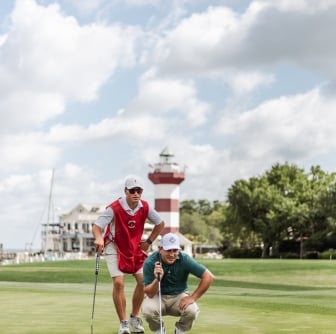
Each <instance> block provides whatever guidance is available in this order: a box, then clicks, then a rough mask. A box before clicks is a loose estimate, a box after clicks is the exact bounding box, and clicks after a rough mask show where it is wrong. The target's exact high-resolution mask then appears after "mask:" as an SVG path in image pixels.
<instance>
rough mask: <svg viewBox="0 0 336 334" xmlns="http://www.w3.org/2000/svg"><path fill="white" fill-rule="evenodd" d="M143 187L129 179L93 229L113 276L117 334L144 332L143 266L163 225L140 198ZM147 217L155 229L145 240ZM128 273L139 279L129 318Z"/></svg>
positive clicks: (139, 181)
mask: <svg viewBox="0 0 336 334" xmlns="http://www.w3.org/2000/svg"><path fill="white" fill-rule="evenodd" d="M143 188H144V187H143V183H142V181H141V179H140V178H138V177H137V176H130V177H128V178H126V180H125V189H124V192H125V196H124V197H120V198H118V199H117V200H115V201H114V202H112V203H111V204H110V205H108V206H107V208H106V210H105V211H104V212H103V213H102V215H101V216H100V217H98V219H97V220H96V222H95V224H94V226H93V228H92V233H93V236H94V238H95V241H94V243H95V246H96V249H97V251H98V252H99V253H100V254H103V255H104V257H105V259H106V263H107V267H108V270H109V273H110V275H111V277H112V282H113V290H112V298H113V302H114V306H115V309H116V312H117V315H118V317H119V320H120V326H119V332H118V334H130V333H131V332H132V333H144V328H143V325H142V320H141V318H140V317H139V313H140V310H141V304H142V301H143V298H144V286H143V279H142V266H143V262H144V261H145V259H146V257H147V253H146V252H147V251H148V248H149V246H150V245H151V244H152V242H153V241H154V240H155V239H156V238H157V236H158V235H159V234H160V232H161V231H162V229H163V228H164V222H163V220H162V219H161V217H160V216H159V214H158V213H157V211H155V210H154V209H153V208H151V207H150V205H149V204H148V203H147V202H146V201H144V200H141V195H142V192H143ZM146 219H148V220H149V221H151V222H152V223H153V224H154V228H153V229H152V231H151V233H150V235H149V237H148V239H147V240H146V241H144V240H142V235H143V232H144V225H145V221H146ZM125 274H132V275H133V276H134V277H135V280H136V285H135V289H134V292H133V298H132V312H131V315H130V318H129V319H127V317H126V297H125V291H124V275H125Z"/></svg>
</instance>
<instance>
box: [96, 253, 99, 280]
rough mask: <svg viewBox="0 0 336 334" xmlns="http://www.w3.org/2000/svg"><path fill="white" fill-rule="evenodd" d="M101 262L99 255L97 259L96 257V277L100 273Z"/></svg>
mask: <svg viewBox="0 0 336 334" xmlns="http://www.w3.org/2000/svg"><path fill="white" fill-rule="evenodd" d="M99 260H100V256H99V254H97V257H96V275H98V271H99Z"/></svg>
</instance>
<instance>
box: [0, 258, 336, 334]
mask: <svg viewBox="0 0 336 334" xmlns="http://www.w3.org/2000/svg"><path fill="white" fill-rule="evenodd" d="M202 262H203V263H204V264H205V265H206V266H207V267H208V268H209V269H210V270H211V271H212V272H213V273H214V274H215V275H216V280H215V282H214V284H213V286H212V287H211V288H210V290H209V291H208V292H207V294H206V295H204V296H203V297H202V298H201V299H200V300H199V301H198V304H199V306H200V309H201V313H200V315H199V318H198V319H197V322H196V324H195V326H194V328H193V330H192V331H191V333H194V334H201V333H202V334H204V333H215V334H226V333H231V334H232V333H234V334H259V333H260V334H261V333H263V334H266V333H267V334H280V333H304V334H331V333H335V331H336V330H335V328H336V316H335V314H336V285H335V281H336V262H334V261H323V260H301V261H300V260H202ZM94 267H95V261H94V260H88V261H83V260H82V261H64V262H63V261H58V262H44V263H31V264H25V265H10V266H0V295H1V303H0V314H1V317H0V328H2V329H5V328H6V330H5V332H4V333H6V334H14V333H15V334H18V333H20V334H21V333H24V334H39V333H48V334H56V333H57V334H65V333H66V334H70V333H81V334H82V333H90V324H91V311H92V297H93V286H94V278H95V275H94ZM195 284H197V280H196V279H192V278H191V279H190V289H191V290H192V289H194V288H195ZM133 287H134V281H133V279H132V277H127V285H126V294H127V301H128V307H127V309H128V312H129V309H130V299H131V293H132V291H133ZM164 321H165V326H166V329H167V334H168V333H173V328H174V322H175V321H176V319H175V318H172V317H165V318H164ZM117 328H118V320H117V318H116V315H115V312H114V306H113V303H112V298H111V282H110V278H109V276H108V273H107V269H106V266H105V263H104V260H103V259H102V260H101V268H100V271H99V276H98V285H97V295H96V305H95V317H94V333H95V334H99V333H101V334H103V333H104V334H107V333H116V332H117ZM145 329H146V330H147V333H150V331H149V329H148V327H147V324H145Z"/></svg>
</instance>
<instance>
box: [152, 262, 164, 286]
mask: <svg viewBox="0 0 336 334" xmlns="http://www.w3.org/2000/svg"><path fill="white" fill-rule="evenodd" d="M163 274H164V271H163V268H162V266H161V263H160V262H159V261H158V262H156V263H155V266H154V276H155V277H156V278H157V279H158V280H159V281H161V280H162V277H163Z"/></svg>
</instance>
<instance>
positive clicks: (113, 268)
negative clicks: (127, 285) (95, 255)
mask: <svg viewBox="0 0 336 334" xmlns="http://www.w3.org/2000/svg"><path fill="white" fill-rule="evenodd" d="M104 258H105V260H106V264H107V269H108V271H109V273H110V276H111V277H116V276H124V275H125V273H123V272H122V271H120V270H119V267H118V257H117V250H116V248H115V246H114V244H113V242H111V243H109V244H108V245H107V246H106V248H105V250H104ZM142 272H143V269H142V267H141V268H140V269H139V270H138V271H137V272H136V273H135V274H132V275H137V274H142Z"/></svg>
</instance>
